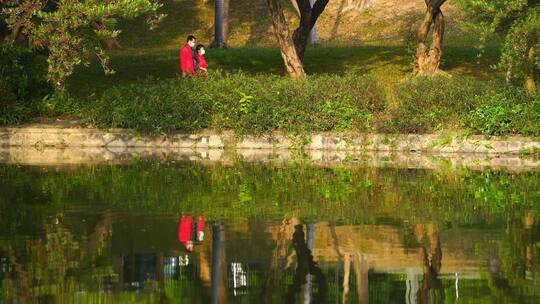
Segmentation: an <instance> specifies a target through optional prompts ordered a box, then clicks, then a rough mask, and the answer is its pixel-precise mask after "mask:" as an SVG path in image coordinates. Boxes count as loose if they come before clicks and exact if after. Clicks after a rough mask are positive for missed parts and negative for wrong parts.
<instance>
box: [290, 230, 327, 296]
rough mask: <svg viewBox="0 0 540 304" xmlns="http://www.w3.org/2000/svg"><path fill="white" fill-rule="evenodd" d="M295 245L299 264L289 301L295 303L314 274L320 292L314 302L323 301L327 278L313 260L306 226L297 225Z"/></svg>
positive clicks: (294, 235) (294, 236) (294, 237)
mask: <svg viewBox="0 0 540 304" xmlns="http://www.w3.org/2000/svg"><path fill="white" fill-rule="evenodd" d="M293 246H294V250H295V252H296V257H297V266H296V271H295V274H294V279H293V284H292V285H291V286H289V290H288V291H287V299H286V300H287V302H288V303H294V299H295V295H296V294H298V293H299V292H300V291H301V288H302V286H304V285H306V284H308V283H309V282H308V275H312V276H313V277H314V278H315V280H316V281H317V284H318V285H317V286H318V292H317V295H316V296H315V297H314V298H313V302H314V303H323V302H324V301H325V298H326V280H325V277H324V274H323V273H322V271H321V269H320V268H319V267H318V266H317V263H315V261H313V255H312V253H311V250H310V249H309V248H308V246H307V244H306V239H305V234H304V227H303V226H302V225H296V226H295V227H294V234H293Z"/></svg>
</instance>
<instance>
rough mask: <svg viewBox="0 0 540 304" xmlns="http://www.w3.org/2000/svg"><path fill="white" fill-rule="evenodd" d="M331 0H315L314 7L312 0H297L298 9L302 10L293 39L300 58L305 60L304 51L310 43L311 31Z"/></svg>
mask: <svg viewBox="0 0 540 304" xmlns="http://www.w3.org/2000/svg"><path fill="white" fill-rule="evenodd" d="M328 1H329V0H317V1H316V2H313V7H312V5H311V3H310V0H296V2H297V5H298V10H299V11H300V23H299V24H298V27H297V28H296V30H295V31H294V34H293V40H294V47H295V49H296V53H297V54H298V57H299V58H300V60H304V53H305V51H306V46H307V43H308V38H309V37H310V33H311V31H312V30H313V28H314V27H315V24H316V23H317V19H319V16H320V15H321V14H322V13H323V12H324V9H325V8H326V5H327V4H328Z"/></svg>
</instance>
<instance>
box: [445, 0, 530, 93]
mask: <svg viewBox="0 0 540 304" xmlns="http://www.w3.org/2000/svg"><path fill="white" fill-rule="evenodd" d="M456 2H457V3H458V4H459V5H460V6H461V7H462V8H463V9H464V10H465V11H466V12H467V13H469V15H470V16H471V17H472V20H473V22H474V23H475V25H476V26H477V28H478V29H479V30H480V31H481V33H482V34H483V35H481V37H480V41H481V42H482V44H485V41H486V39H487V38H488V37H491V36H492V35H498V36H499V37H501V38H502V40H503V44H502V48H501V50H502V52H501V60H500V62H499V68H501V69H503V70H505V71H506V73H507V78H508V80H517V81H520V82H522V83H523V84H524V86H525V88H526V89H527V90H528V91H529V92H531V93H532V92H534V91H536V90H537V88H536V87H537V82H538V81H539V80H540V0H490V1H484V0H456ZM482 46H483V45H482Z"/></svg>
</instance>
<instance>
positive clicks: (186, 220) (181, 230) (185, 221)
mask: <svg viewBox="0 0 540 304" xmlns="http://www.w3.org/2000/svg"><path fill="white" fill-rule="evenodd" d="M192 227H193V217H192V216H191V215H189V216H181V217H180V222H179V223H178V241H179V242H180V243H182V244H184V246H185V247H186V249H188V250H190V248H189V241H190V240H191V229H193V228H192Z"/></svg>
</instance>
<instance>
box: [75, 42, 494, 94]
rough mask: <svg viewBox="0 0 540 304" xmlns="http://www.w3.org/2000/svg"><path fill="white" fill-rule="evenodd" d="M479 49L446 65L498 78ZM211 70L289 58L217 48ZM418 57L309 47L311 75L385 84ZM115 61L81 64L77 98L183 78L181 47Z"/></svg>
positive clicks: (250, 67) (461, 51)
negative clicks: (361, 77)
mask: <svg viewBox="0 0 540 304" xmlns="http://www.w3.org/2000/svg"><path fill="white" fill-rule="evenodd" d="M477 55H478V52H477V50H476V49H474V48H465V47H448V48H446V49H445V50H444V57H443V64H442V69H443V70H445V71H447V72H449V73H450V74H462V75H472V76H476V77H480V78H484V77H486V78H492V77H496V76H497V75H498V74H497V73H496V72H495V71H494V70H493V69H492V68H491V65H493V64H495V63H496V62H497V58H498V51H497V50H496V49H487V50H486V52H485V54H484V56H482V57H480V58H478V57H477ZM207 61H208V64H209V68H210V69H213V70H218V69H219V70H222V71H224V72H235V71H239V70H241V71H243V72H246V73H252V74H259V73H261V74H283V62H282V60H281V56H280V54H279V50H278V49H273V48H238V49H227V50H222V49H211V50H208V53H207ZM413 63H414V59H413V56H412V54H411V52H410V51H409V50H408V48H407V47H404V46H392V47H389V46H388V47H385V46H355V47H333V46H320V47H315V48H309V49H308V51H307V53H306V58H305V68H306V71H307V73H308V74H324V73H331V74H338V75H339V74H343V73H345V72H347V71H354V72H356V73H359V74H373V75H375V77H376V78H377V79H379V80H380V81H382V82H385V83H396V82H399V81H400V80H401V79H403V78H404V77H406V76H407V75H410V74H411V73H412V69H413ZM111 65H112V67H113V68H114V69H115V71H116V74H114V75H110V76H105V75H104V73H103V71H102V70H101V67H100V66H99V64H98V63H97V61H93V62H92V64H91V66H90V67H88V68H86V67H80V68H79V69H78V70H77V71H76V73H75V74H74V75H73V76H72V77H71V78H70V79H69V81H68V88H69V91H70V93H71V94H73V96H76V97H86V96H89V95H91V94H99V93H100V92H102V91H103V90H105V89H107V88H109V87H112V86H115V85H119V84H128V83H136V82H138V81H141V80H144V79H147V78H158V79H168V78H175V77H177V76H178V50H176V49H144V50H134V49H131V50H122V51H116V52H113V53H111Z"/></svg>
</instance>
